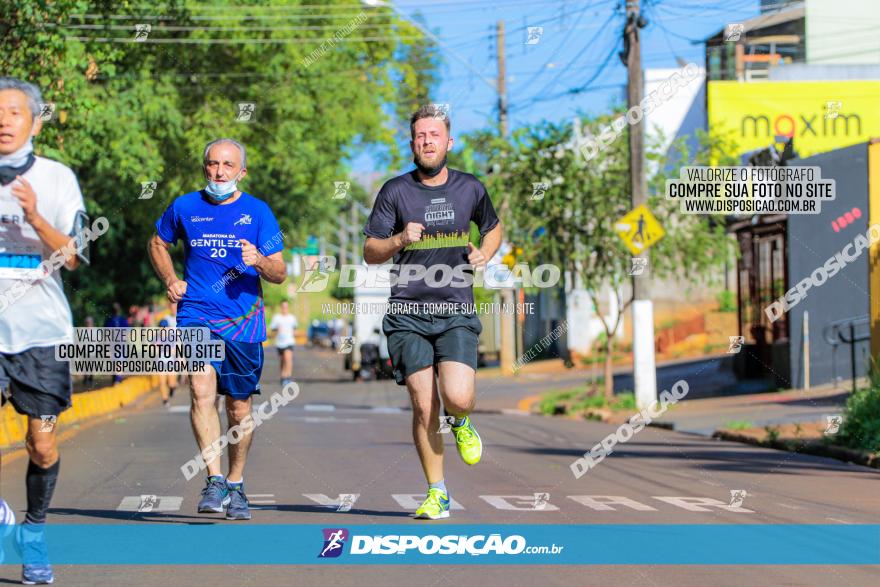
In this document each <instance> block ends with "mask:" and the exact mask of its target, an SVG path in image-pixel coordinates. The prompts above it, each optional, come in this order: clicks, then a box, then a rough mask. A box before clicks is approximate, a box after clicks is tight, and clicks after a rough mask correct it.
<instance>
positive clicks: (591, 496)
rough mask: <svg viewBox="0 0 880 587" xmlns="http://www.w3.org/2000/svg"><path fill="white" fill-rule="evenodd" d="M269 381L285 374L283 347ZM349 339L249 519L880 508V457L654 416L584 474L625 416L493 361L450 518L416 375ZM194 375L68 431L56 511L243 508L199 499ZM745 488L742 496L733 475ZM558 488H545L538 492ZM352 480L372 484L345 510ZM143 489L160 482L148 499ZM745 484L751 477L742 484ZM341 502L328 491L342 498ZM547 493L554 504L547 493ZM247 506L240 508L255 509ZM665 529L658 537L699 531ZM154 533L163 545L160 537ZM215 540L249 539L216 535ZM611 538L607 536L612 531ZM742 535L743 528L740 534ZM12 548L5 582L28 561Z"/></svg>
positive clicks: (195, 518)
mask: <svg viewBox="0 0 880 587" xmlns="http://www.w3.org/2000/svg"><path fill="white" fill-rule="evenodd" d="M267 357H268V360H269V362H268V365H267V369H266V371H265V372H264V377H263V384H264V392H263V397H264V398H266V397H268V396H269V394H271V393H272V392H275V391H278V390H279V385H278V383H277V363H276V361H275V355H274V353H271V352H268V353H267ZM341 363H342V360H341V357H340V356H339V355H336V354H333V353H331V352H329V351H314V350H306V349H303V350H298V351H297V354H296V357H295V379H296V380H297V381H298V382H299V383H300V385H301V389H302V392H301V394H300V396H299V397H297V398H296V400H294V401H293V402H292V403H290V404H289V405H287V406H286V407H284V408H282V409H281V410H280V411H279V412H278V414H277V415H276V416H275V417H273V418H272V419H270V420H268V421H266V422H265V423H264V424H263V425H261V426H260V427H259V429H258V430H257V433H256V439H255V442H254V445H253V447H252V449H251V452H250V457H249V460H248V466H247V472H246V475H245V484H246V489H247V492H248V495H249V497H250V498H251V503H252V506H253V507H254V510H255V511H254V518H253V520H252V521H251V522H247V523H249V524H253V525H257V524H321V525H328V526H343V525H346V526H348V525H357V524H412V525H420V526H423V525H424V524H426V523H430V524H435V525H437V526H438V527H442V526H443V525H445V524H476V525H482V524H556V525H571V524H598V525H604V524H700V525H706V524H831V525H846V524H867V523H878V521H880V520H878V513H880V494H878V491H877V488H878V487H880V474H878V472H876V471H874V470H872V469H868V468H863V467H858V466H854V465H848V464H844V463H841V462H838V461H834V460H831V459H825V458H819V457H811V456H802V455H797V454H790V453H783V452H778V451H772V450H766V449H760V448H756V447H751V446H747V445H741V444H736V443H727V442H722V441H715V440H710V439H706V438H703V437H700V436H696V435H689V434H684V433H678V432H671V431H667V430H663V429H659V428H645V429H644V430H643V431H642V432H640V433H639V434H637V435H636V436H635V437H633V438H632V439H631V440H630V441H629V442H628V443H626V444H621V445H618V446H617V447H616V449H615V452H614V454H613V455H611V456H609V457H608V458H606V459H605V460H604V461H603V462H602V463H600V464H599V465H598V466H597V467H596V468H595V469H593V470H591V471H590V472H589V473H588V474H587V475H585V476H583V477H581V478H580V479H575V477H574V476H573V475H572V473H571V470H570V469H569V464H570V463H571V462H572V461H573V460H574V459H576V458H577V457H579V456H581V455H582V454H583V453H584V452H585V451H587V450H589V448H590V447H591V446H592V445H594V444H595V443H597V442H598V441H599V440H600V439H601V438H602V437H604V436H605V435H607V434H608V433H610V432H612V431H613V430H614V429H615V427H613V426H610V425H604V424H599V423H592V422H583V421H575V420H570V419H562V418H547V417H539V416H527V415H522V414H519V413H517V412H516V411H515V408H516V401H517V399H519V398H520V397H523V396H525V395H530V394H533V393H537V392H538V391H540V390H541V389H542V388H546V387H557V386H558V385H557V383H558V382H557V381H543V382H542V381H541V380H540V379H536V378H528V379H526V380H524V381H522V382H511V381H510V380H503V379H497V380H496V379H485V378H481V379H480V381H479V384H478V388H479V393H480V397H482V398H485V400H486V401H485V404H486V405H485V406H483V405H481V404H480V400H479V399H478V407H483V408H485V409H484V411H483V412H481V413H479V414H478V415H476V416H475V417H474V422H475V424H476V425H477V427H478V429H479V431H480V434H481V436H482V438H483V442H484V447H485V449H484V453H483V459H482V462H481V463H480V464H479V465H477V466H476V467H467V466H466V465H464V464H463V463H462V462H461V461H460V460H459V458H458V455H457V454H456V452H455V448H454V442H453V439H452V437H451V436H450V435H447V436H446V438H445V441H446V454H447V468H446V477H447V486H448V488H449V490H450V494H451V497H452V498H453V500H454V501H455V502H456V503H457V505H458V508H456V509H453V512H452V517H451V518H450V519H449V520H443V521H438V522H424V521H417V520H413V519H411V518H410V514H411V512H412V511H413V510H414V508H415V506H416V505H417V501H416V500H419V501H420V499H421V496H422V495H423V494H424V491H425V483H424V479H423V477H422V474H421V470H420V467H419V464H418V460H417V458H416V453H415V450H414V448H413V446H412V444H411V440H410V413H409V412H408V411H407V408H408V400H407V396H406V394H405V392H404V391H403V388H398V387H397V386H396V385H394V384H393V383H390V382H371V383H353V382H351V381H350V379H349V378H348V377H347V376H346V375H345V374H344V373H342V372H341V369H340V367H341ZM186 391H187V390H186V389H185V388H184V389H182V390H180V391H179V392H178V394H177V395H176V396H175V398H174V401H173V404H174V405H173V406H172V408H171V409H165V408H162V407H161V406H160V405H159V404H158V402H157V401H156V399H152V400H150V401H148V402H146V403H145V404H144V405H140V406H137V407H135V408H131V409H128V410H125V411H124V412H121V413H119V414H117V415H116V416H115V417H114V418H112V419H109V420H107V421H106V422H103V423H101V424H99V425H96V426H91V427H86V428H84V429H83V430H81V431H79V432H78V433H77V434H76V435H74V436H73V437H72V438H70V439H69V440H68V441H66V442H65V443H64V444H63V446H62V448H61V454H62V468H61V479H60V481H59V485H58V489H57V491H56V494H55V499H54V501H53V504H52V508H51V510H50V514H49V523H55V524H61V523H69V524H79V523H88V524H120V523H127V524H131V523H143V524H162V525H169V524H171V525H173V524H185V525H191V524H199V523H216V524H230V523H231V522H226V521H225V520H223V519H222V518H221V516H219V515H209V516H205V515H199V514H196V512H195V506H196V503H197V501H198V497H199V491H200V489H201V487H202V483H203V478H202V477H201V476H198V477H196V478H195V479H193V480H192V481H189V482H186V481H185V479H184V477H183V476H182V474H181V472H180V466H181V465H182V464H183V463H184V462H186V461H187V460H189V459H191V458H192V457H193V456H194V454H195V451H196V448H195V443H194V441H193V438H192V434H191V431H190V427H189V422H188V411H187V410H188V398H187V397H186V393H185V392H186ZM26 464H27V463H26V459H24V458H19V459H16V460H13V461H12V462H11V463H8V464H7V463H5V462H4V465H3V475H2V486H0V488H2V495H3V496H4V498H5V499H6V500H7V501H8V502H9V503H10V504H11V505H12V506H13V507H14V508H15V509H16V513H17V515H18V517H19V519H21V518H23V516H24V512H23V510H24V506H25V493H24V482H23V478H24V472H25V468H26ZM732 491H745V494H744V495H745V497H744V499H743V500H742V503H741V504H739V505H735V506H731V505H730V504H731V499H732V498H731V492H732ZM536 493H537V494H544V493H546V494H548V496H544V499H536V498H534V496H535V494H536ZM342 494H357V495H358V497H357V498H355V499H354V502H353V504H352V505H351V509H350V511H337V510H338V509H339V508H338V507H337V506H336V505H335V502H337V501H338V500H339V496H340V495H342ZM142 495H154V496H157V499H156V500H155V502H154V503H153V505H152V506H150V509H151V510H152V511H148V512H144V511H140V512H139V511H137V509H138V508H139V507H140V508H141V509H143V506H142V505H141V503H142V498H141V497H140V496H142ZM740 495H743V494H740ZM328 504H329V507H328ZM536 504H538V507H537V508H536V507H535V506H536ZM240 523H241V522H238V524H240ZM688 547H689V545H687V544H670V543H668V542H663V541H658V544H657V545H656V548H657V549H680V548H688ZM145 548H149V546H145ZM216 548H217V549H224V548H231V549H234V548H235V545H234V544H222V543H218V544H217V545H216ZM597 548H601V545H597ZM731 548H736V545H731ZM18 573H19V568H18V567H17V566H11V565H3V566H0V583H3V582H8V581H15V580H17V578H18ZM463 581H467V582H473V581H479V583H480V584H481V585H484V586H490V585H492V586H494V585H535V584H536V583H537V582H540V584H541V585H543V586H550V585H633V584H645V585H676V586H690V585H694V586H697V585H699V586H702V585H706V584H708V583H711V584H714V585H744V584H753V585H781V584H786V585H826V584H828V583H841V584H850V585H877V584H878V583H880V568H878V567H876V566H874V567H872V566H861V567H855V566H819V565H811V566H766V565H753V566H744V565H726V566H708V565H694V566H684V565H625V564H623V565H541V566H515V567H511V566H505V565H487V566H474V565H467V566H448V565H439V564H438V565H431V566H415V565H409V566H389V565H380V566H357V567H356V566H344V565H338V566H333V567H328V566H317V565H315V566H311V565H309V566H295V567H292V566H266V565H260V566H257V565H241V564H229V565H199V566H186V567H181V566H145V565H144V566H142V565H139V566H101V567H98V566H92V565H56V583H58V584H62V585H122V584H126V585H131V584H133V585H161V586H164V587H167V586H169V585H192V584H196V583H206V582H217V583H218V584H223V585H270V584H271V585H277V584H292V585H315V584H326V585H358V586H359V587H365V586H371V585H426V586H433V585H444V584H449V583H451V582H463Z"/></svg>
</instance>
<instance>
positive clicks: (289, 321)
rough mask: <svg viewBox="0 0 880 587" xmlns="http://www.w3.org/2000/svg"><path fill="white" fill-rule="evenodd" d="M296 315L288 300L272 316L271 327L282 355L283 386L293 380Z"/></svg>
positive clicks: (279, 354) (280, 355)
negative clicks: (291, 310)
mask: <svg viewBox="0 0 880 587" xmlns="http://www.w3.org/2000/svg"><path fill="white" fill-rule="evenodd" d="M296 327H297V322H296V316H294V315H293V314H291V313H290V309H289V304H288V303H287V300H284V301H283V302H281V307H280V308H279V311H278V312H277V313H276V314H275V315H274V316H272V322H271V323H270V324H269V329H270V330H272V331H273V332H274V333H275V346H276V347H277V348H278V356H279V357H281V387H284V386H285V385H287V384H288V383H290V382H291V381H293V347H294V345H295V344H296V341H295V338H294V332H295V331H296Z"/></svg>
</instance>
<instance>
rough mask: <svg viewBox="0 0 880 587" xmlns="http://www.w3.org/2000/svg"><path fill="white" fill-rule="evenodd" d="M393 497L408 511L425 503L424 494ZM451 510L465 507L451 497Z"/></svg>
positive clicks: (398, 494)
mask: <svg viewBox="0 0 880 587" xmlns="http://www.w3.org/2000/svg"><path fill="white" fill-rule="evenodd" d="M391 497H393V498H394V501H396V502H397V503H398V504H399V505H400V507H402V508H403V509H405V510H407V511H411V510H417V509H418V508H419V506H420V505H422V502H423V501H425V494H424V493H392V494H391ZM532 499H534V497H533V498H532ZM449 509H453V510H463V509H464V507H463V506H462V505H461V504H460V503H458V502H457V501H455V500H454V499H452V498H451V497H450V498H449Z"/></svg>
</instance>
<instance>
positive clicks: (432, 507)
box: [416, 487, 449, 520]
mask: <svg viewBox="0 0 880 587" xmlns="http://www.w3.org/2000/svg"><path fill="white" fill-rule="evenodd" d="M448 517H449V497H448V496H447V495H446V494H445V493H444V492H443V490H442V489H436V488H434V487H431V488H429V489H428V497H426V498H425V501H423V502H422V505H421V507H419V509H417V510H416V518H417V519H419V520H439V519H441V518H448Z"/></svg>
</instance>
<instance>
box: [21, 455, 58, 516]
mask: <svg viewBox="0 0 880 587" xmlns="http://www.w3.org/2000/svg"><path fill="white" fill-rule="evenodd" d="M60 467H61V459H60V458H59V459H58V460H57V461H55V464H54V465H52V466H51V467H49V468H48V469H44V468H42V467H39V466H37V465H35V464H34V462H33V461H31V462H29V463H28V469H27V477H25V485H26V486H27V515H26V516H25V518H24V520H25V522H26V523H28V524H43V523H44V522H45V521H46V510H47V509H49V502H50V501H51V500H52V494H53V493H54V492H55V482H56V481H57V480H58V470H59V469H60Z"/></svg>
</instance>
